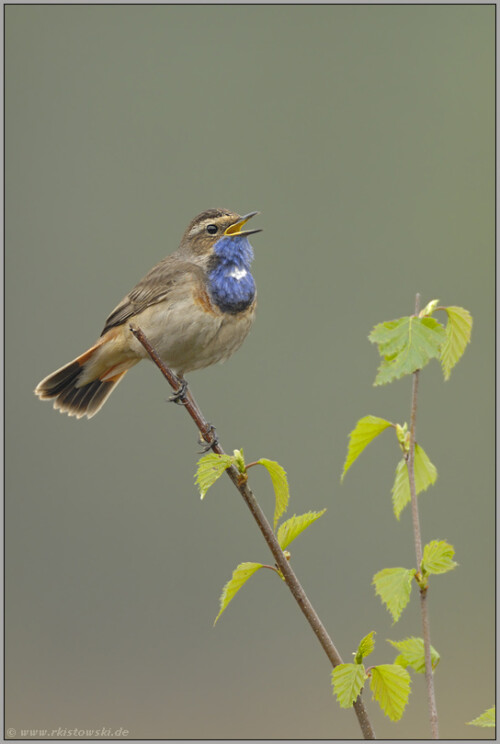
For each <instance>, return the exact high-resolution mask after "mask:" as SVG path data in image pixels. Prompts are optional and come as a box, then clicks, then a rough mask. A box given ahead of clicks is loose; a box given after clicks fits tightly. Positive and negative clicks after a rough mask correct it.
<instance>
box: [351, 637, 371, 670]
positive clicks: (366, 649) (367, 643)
mask: <svg viewBox="0 0 500 744" xmlns="http://www.w3.org/2000/svg"><path fill="white" fill-rule="evenodd" d="M374 635H375V631H374V630H372V631H371V632H370V633H368V635H366V636H365V637H364V638H362V639H361V641H360V643H359V646H358V650H357V651H356V655H355V657H354V662H355V664H361V663H362V661H363V659H365V658H366V657H367V656H368V655H369V654H371V652H372V651H373V649H374V648H375V639H374V637H373V636H374Z"/></svg>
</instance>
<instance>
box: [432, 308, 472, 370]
mask: <svg viewBox="0 0 500 744" xmlns="http://www.w3.org/2000/svg"><path fill="white" fill-rule="evenodd" d="M444 309H445V310H446V312H447V313H448V323H447V324H446V339H445V342H444V344H443V346H442V348H441V357H440V359H441V366H442V367H443V372H444V379H445V380H449V379H450V374H451V370H452V369H453V367H454V366H455V364H456V363H457V362H458V360H459V359H460V357H461V356H462V354H463V353H464V351H465V347H466V346H467V344H468V343H469V341H470V337H471V333H472V315H471V314H470V313H469V311H468V310H465V309H464V308H463V307H454V306H451V307H445V308H444Z"/></svg>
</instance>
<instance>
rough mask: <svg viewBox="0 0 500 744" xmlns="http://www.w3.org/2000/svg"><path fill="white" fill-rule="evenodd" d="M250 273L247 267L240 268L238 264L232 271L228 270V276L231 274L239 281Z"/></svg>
mask: <svg viewBox="0 0 500 744" xmlns="http://www.w3.org/2000/svg"><path fill="white" fill-rule="evenodd" d="M247 274H248V271H247V270H246V269H238V267H237V266H233V268H232V269H231V271H228V272H227V274H226V276H230V277H232V278H233V279H236V280H237V281H239V280H240V279H243V277H244V276H246V275H247Z"/></svg>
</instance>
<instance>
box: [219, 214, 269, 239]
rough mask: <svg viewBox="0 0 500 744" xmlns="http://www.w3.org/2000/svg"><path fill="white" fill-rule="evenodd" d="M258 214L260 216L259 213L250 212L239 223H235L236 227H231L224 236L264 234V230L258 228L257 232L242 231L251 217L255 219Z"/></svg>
mask: <svg viewBox="0 0 500 744" xmlns="http://www.w3.org/2000/svg"><path fill="white" fill-rule="evenodd" d="M256 214H259V212H249V213H248V214H245V215H244V216H243V217H241V219H239V220H238V222H235V223H234V225H230V226H229V227H228V228H227V230H226V231H225V233H224V235H231V236H232V237H234V236H235V235H253V234H254V233H258V232H262V228H257V229H256V230H242V229H241V228H242V227H243V225H244V224H245V223H246V222H248V220H249V219H250V218H251V217H255V215H256Z"/></svg>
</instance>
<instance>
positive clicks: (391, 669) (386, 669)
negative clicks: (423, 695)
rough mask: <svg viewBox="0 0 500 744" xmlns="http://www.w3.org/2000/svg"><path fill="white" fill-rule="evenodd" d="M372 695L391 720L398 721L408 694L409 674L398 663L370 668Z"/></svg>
mask: <svg viewBox="0 0 500 744" xmlns="http://www.w3.org/2000/svg"><path fill="white" fill-rule="evenodd" d="M370 687H371V690H372V692H373V697H374V698H375V700H376V701H377V702H378V704H379V705H380V707H381V708H382V710H383V711H384V713H385V714H386V716H389V718H390V719H391V721H399V719H400V718H401V716H402V715H403V711H404V709H405V705H406V703H407V702H408V697H409V695H410V675H409V674H408V672H407V671H406V669H403V667H402V666H399V664H380V665H379V666H375V667H372V669H371V682H370Z"/></svg>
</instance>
